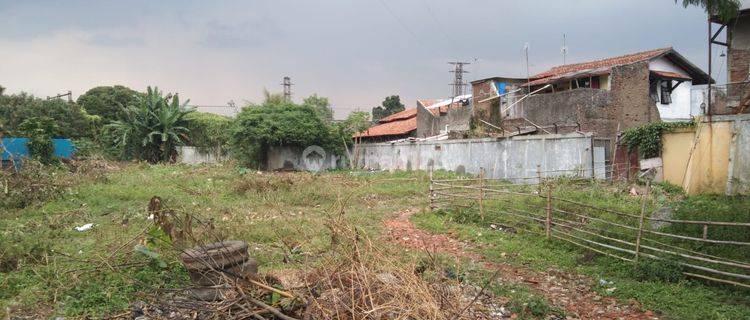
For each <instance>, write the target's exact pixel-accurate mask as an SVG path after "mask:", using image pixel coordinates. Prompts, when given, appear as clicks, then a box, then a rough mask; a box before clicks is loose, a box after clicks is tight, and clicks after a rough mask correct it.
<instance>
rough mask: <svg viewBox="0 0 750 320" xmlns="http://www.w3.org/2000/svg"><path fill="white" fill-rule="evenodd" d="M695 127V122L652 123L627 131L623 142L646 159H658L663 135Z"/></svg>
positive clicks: (623, 136)
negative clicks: (678, 129) (635, 149)
mask: <svg viewBox="0 0 750 320" xmlns="http://www.w3.org/2000/svg"><path fill="white" fill-rule="evenodd" d="M693 125H694V123H693V122H652V123H648V124H645V125H642V126H640V127H635V128H630V129H628V130H625V132H624V133H623V135H622V142H623V143H625V144H626V145H627V146H628V149H631V150H632V149H633V148H638V152H640V153H641V155H642V156H643V157H644V158H653V157H658V156H659V155H660V154H661V135H662V133H665V132H670V131H673V130H675V129H677V128H686V127H691V126H693Z"/></svg>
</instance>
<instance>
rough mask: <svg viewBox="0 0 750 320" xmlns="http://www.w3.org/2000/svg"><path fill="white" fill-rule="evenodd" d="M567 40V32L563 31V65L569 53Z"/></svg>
mask: <svg viewBox="0 0 750 320" xmlns="http://www.w3.org/2000/svg"><path fill="white" fill-rule="evenodd" d="M565 40H566V39H565V34H564V33H563V45H562V48H561V49H560V51H562V56H563V65H565V63H566V61H565V58H566V56H567V55H568V46H567V45H566V44H565Z"/></svg>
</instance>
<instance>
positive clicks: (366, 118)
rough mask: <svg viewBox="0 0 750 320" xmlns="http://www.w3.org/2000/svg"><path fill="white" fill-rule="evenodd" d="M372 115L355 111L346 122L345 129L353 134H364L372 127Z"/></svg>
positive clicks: (344, 123)
mask: <svg viewBox="0 0 750 320" xmlns="http://www.w3.org/2000/svg"><path fill="white" fill-rule="evenodd" d="M370 123H371V122H370V113H369V112H367V111H353V112H351V113H349V115H348V116H347V117H346V120H344V122H343V125H344V128H345V129H346V130H347V131H348V132H351V133H352V134H354V133H357V132H362V131H365V130H367V128H369V127H370Z"/></svg>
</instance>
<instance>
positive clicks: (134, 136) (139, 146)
mask: <svg viewBox="0 0 750 320" xmlns="http://www.w3.org/2000/svg"><path fill="white" fill-rule="evenodd" d="M187 104H188V101H185V102H184V103H182V104H180V99H179V97H178V95H177V94H174V95H173V94H167V95H166V96H165V95H163V94H162V92H161V91H159V89H158V88H153V89H152V88H151V87H148V89H147V93H146V95H144V96H139V97H137V99H136V101H135V104H134V105H131V106H128V107H127V108H126V110H125V116H124V119H123V120H116V121H113V122H112V123H110V124H108V125H106V126H105V130H106V131H107V133H108V134H109V135H110V136H111V137H112V143H113V144H114V146H115V147H116V149H118V150H119V152H120V155H121V157H123V158H136V159H141V160H146V161H149V162H151V163H156V162H165V161H174V160H175V158H176V155H177V146H179V145H182V144H184V142H185V141H186V138H187V133H188V129H187V127H186V126H187V120H186V117H187V115H188V114H190V113H191V112H193V110H192V109H188V107H187Z"/></svg>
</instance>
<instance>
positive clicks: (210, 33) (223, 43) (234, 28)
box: [199, 17, 284, 48]
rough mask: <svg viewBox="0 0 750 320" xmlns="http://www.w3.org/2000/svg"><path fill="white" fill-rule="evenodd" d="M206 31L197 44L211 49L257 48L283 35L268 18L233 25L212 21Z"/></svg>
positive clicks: (207, 25)
mask: <svg viewBox="0 0 750 320" xmlns="http://www.w3.org/2000/svg"><path fill="white" fill-rule="evenodd" d="M206 29H207V31H206V35H205V37H204V38H203V39H201V40H200V41H199V43H200V44H201V45H203V46H206V47H211V48H243V47H258V46H262V45H265V44H267V43H269V42H271V41H272V40H279V39H280V38H282V37H283V35H284V34H283V32H282V30H281V29H280V28H279V26H278V25H277V24H276V23H275V22H274V21H273V20H271V19H269V18H268V17H261V18H257V19H251V20H245V21H243V22H240V23H234V24H232V23H225V22H222V21H219V20H212V21H209V22H208V23H207V24H206Z"/></svg>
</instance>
